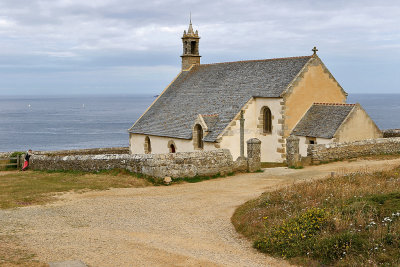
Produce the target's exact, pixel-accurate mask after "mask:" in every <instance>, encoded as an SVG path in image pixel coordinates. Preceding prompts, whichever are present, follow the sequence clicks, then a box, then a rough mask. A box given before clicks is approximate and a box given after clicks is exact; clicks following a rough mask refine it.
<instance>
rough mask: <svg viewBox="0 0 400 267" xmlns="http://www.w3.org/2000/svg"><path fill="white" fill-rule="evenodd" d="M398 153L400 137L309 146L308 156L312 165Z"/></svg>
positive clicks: (399, 151)
mask: <svg viewBox="0 0 400 267" xmlns="http://www.w3.org/2000/svg"><path fill="white" fill-rule="evenodd" d="M396 153H400V137H393V138H378V139H370V140H363V141H356V142H349V143H331V144H325V145H324V144H320V145H318V144H317V145H309V146H308V151H307V156H308V157H310V158H311V161H312V163H319V162H321V161H333V160H342V159H350V158H356V157H361V156H371V155H382V154H396Z"/></svg>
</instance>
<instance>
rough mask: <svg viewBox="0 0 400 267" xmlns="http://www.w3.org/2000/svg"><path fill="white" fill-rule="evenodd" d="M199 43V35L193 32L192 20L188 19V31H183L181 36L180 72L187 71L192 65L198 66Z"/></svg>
mask: <svg viewBox="0 0 400 267" xmlns="http://www.w3.org/2000/svg"><path fill="white" fill-rule="evenodd" d="M199 41H200V37H199V33H198V31H197V30H196V32H194V31H193V26H192V18H190V23H189V29H188V31H187V32H186V30H185V31H183V36H182V44H183V54H182V56H181V58H182V70H187V69H189V68H190V67H191V66H192V65H193V64H195V65H200V57H201V56H200V55H199Z"/></svg>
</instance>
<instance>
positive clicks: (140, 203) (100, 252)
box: [0, 159, 400, 266]
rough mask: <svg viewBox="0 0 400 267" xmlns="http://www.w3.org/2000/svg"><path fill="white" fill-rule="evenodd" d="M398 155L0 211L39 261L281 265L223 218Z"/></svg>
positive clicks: (67, 196)
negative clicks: (267, 197)
mask: <svg viewBox="0 0 400 267" xmlns="http://www.w3.org/2000/svg"><path fill="white" fill-rule="evenodd" d="M396 165H400V159H395V160H385V161H355V162H337V163H331V164H327V165H320V166H312V167H307V168H304V169H301V170H292V169H287V168H273V169H266V170H265V172H264V173H252V174H239V175H235V176H232V177H226V178H220V179H216V180H210V181H204V182H200V183H195V184H180V185H173V186H168V187H167V186H160V187H147V188H128V189H112V190H108V191H98V192H88V193H84V194H75V193H68V194H65V195H63V196H62V199H60V201H57V202H56V203H53V204H49V205H45V206H33V207H25V208H19V209H14V210H2V211H0V223H1V224H2V225H5V226H6V227H7V229H6V231H8V232H10V233H16V235H17V236H18V237H20V238H21V240H23V242H24V246H26V247H27V248H28V249H29V250H31V251H33V252H35V253H36V254H37V255H38V259H39V260H40V261H42V262H57V261H65V260H74V259H79V260H82V261H83V262H85V263H86V264H88V265H90V266H287V263H286V262H285V261H281V260H277V259H273V258H271V257H267V256H265V255H263V254H261V253H258V252H257V251H256V250H254V249H252V248H251V244H250V242H248V241H247V240H245V239H244V238H242V237H240V236H239V235H238V234H237V233H236V232H235V229H234V228H233V226H232V224H231V222H230V218H231V216H232V214H233V212H234V210H235V208H236V207H238V206H239V205H240V204H242V203H244V202H245V201H247V200H250V199H252V198H255V197H257V196H259V195H260V194H261V193H262V192H264V191H266V190H272V189H275V188H277V187H279V186H284V185H288V184H291V183H293V182H297V181H303V180H305V179H312V178H322V177H326V176H327V175H329V174H330V172H331V171H335V172H337V173H341V172H348V171H356V170H366V169H368V170H375V169H377V170H378V169H379V170H380V169H385V168H391V167H392V166H396Z"/></svg>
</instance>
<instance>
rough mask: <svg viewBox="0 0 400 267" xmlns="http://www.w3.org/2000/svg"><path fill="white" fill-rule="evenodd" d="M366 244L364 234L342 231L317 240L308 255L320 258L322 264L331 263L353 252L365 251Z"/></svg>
mask: <svg viewBox="0 0 400 267" xmlns="http://www.w3.org/2000/svg"><path fill="white" fill-rule="evenodd" d="M366 246H367V239H366V238H365V237H364V236H362V235H360V234H356V233H349V232H344V233H338V234H333V235H330V236H326V237H324V238H321V239H319V240H317V242H316V243H315V245H314V247H313V250H312V251H311V252H310V255H311V257H313V258H316V259H320V260H321V261H322V262H323V263H324V264H332V263H333V262H335V261H337V260H340V259H342V258H344V257H346V256H347V255H349V254H352V253H354V252H357V253H360V252H362V251H365V247H366Z"/></svg>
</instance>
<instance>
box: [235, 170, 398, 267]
mask: <svg viewBox="0 0 400 267" xmlns="http://www.w3.org/2000/svg"><path fill="white" fill-rule="evenodd" d="M399 173H400V168H396V169H394V170H391V171H385V172H376V173H363V172H359V173H353V174H344V175H342V176H340V177H331V178H327V179H325V180H317V181H312V182H307V183H301V184H295V185H292V186H288V187H286V188H283V189H280V190H277V191H274V192H266V193H264V194H263V195H262V196H261V197H259V198H258V199H255V200H252V201H249V202H247V203H245V204H244V205H242V206H241V207H239V208H238V209H237V210H236V212H235V214H234V215H233V217H232V222H233V224H234V225H235V228H236V229H237V231H238V232H240V233H242V234H243V235H245V236H246V237H248V238H250V239H252V240H253V241H254V242H255V246H256V247H257V248H258V249H260V250H261V251H264V252H266V253H268V254H271V255H274V256H278V257H283V258H289V259H291V261H292V262H293V263H297V264H303V265H311V266H319V265H321V264H329V265H337V266H361V265H363V266H376V265H389V266H397V265H399V264H400V174H399ZM306 233H307V234H306Z"/></svg>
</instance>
